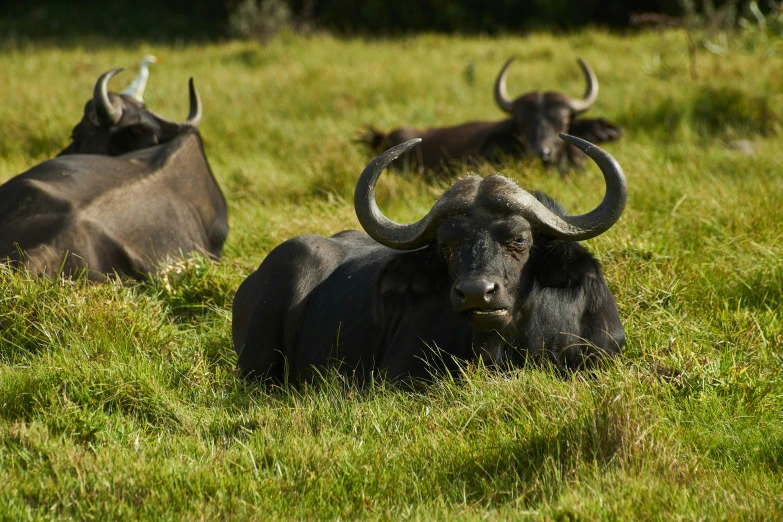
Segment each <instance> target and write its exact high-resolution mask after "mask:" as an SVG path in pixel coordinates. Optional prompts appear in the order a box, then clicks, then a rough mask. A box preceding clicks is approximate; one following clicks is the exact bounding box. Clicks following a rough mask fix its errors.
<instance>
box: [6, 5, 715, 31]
mask: <svg viewBox="0 0 783 522" xmlns="http://www.w3.org/2000/svg"><path fill="white" fill-rule="evenodd" d="M256 1H257V2H264V1H269V0H256ZM273 1H277V2H285V3H287V4H288V5H289V7H290V8H291V12H292V15H293V17H294V18H295V19H297V20H299V21H303V22H306V23H307V24H308V25H309V26H311V27H318V28H322V29H326V30H329V31H332V32H335V33H340V34H379V35H393V34H400V33H405V32H414V31H437V32H464V33H497V32H515V31H524V30H529V29H533V28H536V29H542V28H554V29H569V28H573V27H578V26H582V25H585V24H594V25H604V26H609V27H613V28H620V27H625V26H627V25H628V23H629V18H630V15H631V14H633V13H638V12H654V13H662V14H667V15H671V16H679V15H681V14H682V5H683V0H636V1H634V2H628V1H627V0H492V1H490V2H488V1H487V0H396V1H394V2H389V1H387V0H273ZM241 2H242V0H224V1H220V0H217V1H216V0H167V1H160V0H109V1H107V0H82V1H72V2H64V1H62V0H4V1H2V2H0V37H1V38H5V39H7V38H22V39H41V38H44V39H45V38H73V37H81V38H83V37H85V36H91V35H97V36H108V37H111V38H147V39H158V40H174V39H177V38H187V39H215V38H221V37H225V36H227V35H229V32H230V31H229V23H228V20H229V16H230V14H231V12H232V11H234V10H236V8H237V6H238V5H239V4H240V3H241ZM715 3H716V4H721V3H723V2H720V1H716V2H715ZM696 4H697V7H698V6H699V5H700V4H701V2H696Z"/></svg>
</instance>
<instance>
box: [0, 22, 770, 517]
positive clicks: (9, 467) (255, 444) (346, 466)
mask: <svg viewBox="0 0 783 522" xmlns="http://www.w3.org/2000/svg"><path fill="white" fill-rule="evenodd" d="M685 42H686V40H685V35H684V34H683V33H680V32H670V33H663V34H657V33H642V34H639V35H634V36H625V37H621V36H618V35H613V34H609V33H605V32H602V31H597V30H587V31H582V32H578V33H575V34H571V35H562V36H552V35H548V34H531V35H528V36H526V37H499V38H478V37H477V38H462V37H453V36H452V37H450V36H442V35H423V36H419V37H410V38H404V39H399V40H394V39H392V40H383V39H380V40H377V41H372V42H365V41H362V40H358V39H337V38H333V37H329V36H325V35H315V36H309V37H295V36H291V35H282V36H281V37H279V38H276V39H274V40H272V41H270V42H269V43H268V44H267V45H265V46H262V45H259V44H255V43H246V42H223V43H214V44H200V45H195V44H192V45H191V44H186V45H184V46H175V45H172V46H159V45H156V46H151V45H149V44H146V43H143V42H140V43H138V45H135V46H129V47H122V48H121V47H118V46H115V45H112V44H110V43H107V42H99V43H96V42H92V41H85V43H84V46H83V47H84V48H78V47H74V46H71V47H69V48H67V49H58V48H55V47H52V46H48V45H42V46H37V47H36V46H30V45H27V46H25V45H18V46H15V45H11V46H6V47H5V48H4V52H3V54H2V56H0V65H1V66H2V70H3V74H2V75H0V90H2V92H3V93H4V96H3V97H0V121H2V125H0V179H2V180H7V179H9V178H11V177H12V176H14V175H16V174H18V173H20V172H22V171H24V170H25V169H27V168H29V167H30V166H32V165H35V164H36V163H38V162H40V161H43V160H44V159H46V158H49V157H52V156H53V155H55V154H56V153H57V152H58V151H59V150H61V149H62V148H63V147H65V145H66V144H67V142H68V134H69V133H70V130H71V128H72V127H73V125H74V124H75V123H76V122H77V121H78V119H79V118H80V117H81V115H82V110H83V104H84V102H85V101H86V100H87V99H89V97H90V95H91V92H92V87H93V84H94V82H95V79H96V78H97V76H98V75H99V74H100V73H101V72H103V71H104V70H107V69H109V68H112V67H117V66H126V67H131V66H133V64H135V63H136V62H137V61H138V59H139V58H140V57H141V56H142V55H143V54H146V53H148V52H152V53H154V54H156V55H158V56H161V57H164V58H165V60H166V62H165V63H164V64H162V65H160V66H158V67H156V68H154V69H153V70H152V73H151V78H150V81H149V85H148V90H147V93H146V94H145V100H146V103H147V105H148V107H150V108H151V109H152V110H154V111H156V112H158V113H160V114H162V115H164V116H166V117H169V118H173V119H178V118H182V117H184V115H185V114H186V113H187V103H188V100H187V94H186V93H187V89H186V86H187V79H188V77H190V76H194V77H195V81H196V86H197V87H198V89H199V92H200V94H201V96H202V99H203V102H204V119H203V121H202V124H201V126H200V131H201V133H202V135H203V137H204V141H205V146H206V151H207V155H208V157H209V161H210V164H211V165H212V168H213V170H214V172H215V175H216V177H217V178H218V180H219V182H220V184H221V186H222V188H223V190H224V192H225V194H226V197H227V199H228V203H229V219H230V229H231V230H230V234H229V238H228V242H227V244H226V247H225V251H224V256H223V258H222V259H221V260H220V261H214V260H210V259H208V258H206V257H204V256H198V255H196V256H192V257H188V258H185V259H179V260H171V263H168V264H166V265H164V266H163V267H162V270H161V272H160V273H159V274H158V275H157V276H155V277H152V278H151V279H149V280H147V281H144V282H137V281H127V280H118V279H112V280H111V281H109V282H107V283H105V284H89V283H87V282H86V281H82V280H78V279H77V280H68V279H61V280H57V281H50V280H44V279H42V280H32V279H30V278H29V277H28V276H27V275H26V274H25V273H24V272H23V271H18V270H10V269H7V268H0V518H7V519H14V520H16V519H27V518H36V517H38V518H101V519H129V518H131V519H176V520H181V519H212V518H237V519H265V520H266V519H281V518H289V519H290V518H297V519H300V518H304V519H308V518H333V519H336V518H341V519H362V520H371V519H412V520H433V519H436V520H476V519H490V520H508V519H520V518H526V517H533V518H535V517H538V518H543V519H569V520H571V519H580V518H583V519H590V520H592V519H659V518H676V517H681V518H686V519H773V518H775V514H776V513H777V512H778V511H780V509H781V507H780V506H781V504H783V475H782V473H783V467H781V463H783V442H782V441H783V428H782V427H781V426H783V424H781V422H780V419H781V417H782V416H783V385H782V384H781V380H780V378H779V375H780V372H781V370H782V369H783V316H781V312H780V310H781V307H783V301H782V300H781V291H780V288H781V287H782V286H783V265H782V264H781V260H782V259H783V248H782V247H781V245H782V243H781V238H783V213H782V212H781V206H780V202H781V201H783V183H781V173H782V172H783V147H782V146H781V140H780V131H781V129H780V117H781V114H783V112H781V110H782V109H783V98H782V97H781V94H780V89H779V87H780V85H781V80H783V73H781V72H780V71H783V61H782V59H781V57H780V56H778V55H767V54H764V53H762V52H761V51H759V52H758V53H756V52H747V53H744V54H738V53H735V54H731V55H729V56H727V57H717V56H714V55H711V54H708V53H703V54H702V53H700V54H699V55H698V57H697V58H698V60H697V70H696V72H697V75H696V77H695V78H693V77H691V72H690V63H689V61H688V60H689V58H688V53H687V45H686V43H685ZM512 54H513V55H517V57H518V58H517V62H516V63H515V66H514V68H513V69H512V71H511V72H510V75H509V82H508V86H509V92H511V93H512V94H520V93H523V92H526V91H529V90H534V89H542V90H550V89H557V90H560V91H562V92H564V93H567V94H569V95H572V96H578V95H579V94H580V93H581V92H582V90H583V88H584V85H583V83H582V82H583V79H582V78H581V76H580V73H579V70H578V66H577V65H576V58H577V57H582V58H583V59H585V60H586V61H587V62H588V63H589V64H590V65H591V66H592V67H593V69H594V70H595V71H596V74H597V75H598V78H599V82H600V85H601V94H600V96H599V100H598V102H597V104H596V106H595V107H594V108H593V109H591V111H590V112H589V113H588V114H587V116H591V117H592V116H594V117H605V118H607V119H609V120H612V121H614V122H617V123H619V124H620V126H621V127H622V128H623V131H624V136H623V138H622V139H621V140H620V141H618V142H616V143H612V144H609V145H607V146H606V149H607V150H608V151H609V152H611V153H612V154H613V155H614V156H615V157H616V158H617V159H618V161H620V163H621V164H622V165H623V168H624V169H625V172H626V175H627V177H628V185H629V204H628V208H627V210H626V212H625V214H624V216H623V218H622V219H621V220H620V222H619V223H618V224H617V226H615V227H614V228H613V229H612V230H610V231H609V232H607V233H606V234H604V235H602V236H601V237H599V238H596V239H594V240H591V241H589V242H588V243H587V245H588V247H589V248H590V249H591V250H592V251H593V252H594V253H595V254H596V256H597V257H598V258H599V259H600V260H601V262H602V264H603V268H604V273H605V275H606V279H607V281H608V283H609V286H610V288H611V289H612V292H613V294H614V295H615V297H616V299H617V303H618V307H619V309H620V315H621V318H622V321H623V324H624V325H625V328H626V332H627V337H628V345H627V347H626V349H625V352H624V355H623V356H622V357H621V358H619V359H618V360H616V361H613V362H612V363H611V364H609V365H607V366H606V367H604V368H601V369H599V370H597V371H596V372H594V373H591V374H578V375H572V376H566V377H564V376H562V375H560V374H557V373H555V372H552V371H550V370H549V369H547V368H536V367H531V368H523V369H517V370H514V371H508V372H495V371H491V370H488V369H486V368H481V367H479V366H468V367H465V369H464V372H462V374H460V375H458V376H457V377H456V378H454V379H451V378H447V377H444V376H439V377H437V378H435V379H434V381H433V382H431V383H429V384H423V385H420V386H418V387H414V388H413V389H412V388H410V387H406V386H395V385H392V384H389V383H387V382H384V381H383V380H382V379H380V378H378V379H375V380H374V381H372V382H370V383H368V384H366V385H364V386H360V385H358V384H357V383H356V382H354V381H353V380H352V379H351V378H350V376H349V377H346V376H344V375H339V374H337V373H335V372H333V371H327V372H324V373H323V376H322V378H321V379H318V380H316V382H313V383H309V384H308V385H307V386H304V387H299V388H296V387H282V388H278V389H269V388H267V387H265V386H263V385H259V384H257V383H255V384H254V383H245V382H242V381H240V380H238V379H237V378H236V375H235V372H234V366H235V363H236V356H235V355H234V350H233V347H232V343H231V333H230V319H231V303H232V299H233V294H234V291H235V290H236V288H237V286H238V285H239V284H240V282H241V281H242V280H243V279H244V277H246V276H247V275H248V274H249V273H250V272H251V271H253V270H255V268H257V266H258V265H259V264H260V263H261V261H262V260H263V259H264V257H265V256H266V255H267V254H268V253H269V252H270V251H271V250H272V249H273V248H274V247H275V246H276V245H278V244H280V243H281V242H282V241H284V240H286V239H288V238H290V237H293V236H295V235H298V234H305V233H310V234H320V235H327V236H328V235H332V234H334V233H336V232H339V231H341V230H345V229H356V228H359V224H358V221H357V219H356V216H355V213H354V211H353V208H352V198H353V187H354V184H355V182H356V179H357V177H358V175H359V173H360V172H361V171H362V169H363V168H364V167H365V165H366V163H367V162H368V160H369V159H370V158H369V155H368V153H367V151H366V150H364V149H363V148H361V147H359V146H357V145H356V144H355V143H353V140H354V139H355V137H356V136H357V134H358V133H359V132H360V131H361V129H362V126H363V125H365V124H372V125H375V126H376V127H378V128H380V129H390V128H393V127H396V126H400V125H414V126H431V125H450V124H456V123H460V122H463V121H467V120H471V119H500V118H502V117H503V114H502V113H501V112H500V111H499V109H497V107H496V106H495V104H494V101H493V98H492V84H493V81H494V79H495V75H496V74H497V72H498V70H499V68H500V66H501V65H502V64H503V62H504V61H505V59H506V58H507V57H508V56H510V55H512ZM131 77H132V75H131V74H130V73H127V72H126V73H124V74H123V75H120V76H118V77H117V78H116V79H115V80H112V88H113V89H121V88H122V87H124V86H125V85H126V82H130V80H131ZM736 140H743V141H747V142H748V143H749V145H750V147H749V148H746V149H737V148H732V147H731V146H730V145H731V143H732V142H734V141H736ZM456 170H457V172H454V173H451V174H449V175H447V176H445V177H443V178H438V177H428V178H425V179H422V178H420V177H419V176H418V174H417V173H415V172H409V171H408V172H406V171H402V172H399V171H393V172H387V173H384V174H383V176H382V177H381V179H380V182H379V184H378V201H379V205H380V207H381V208H382V210H383V211H384V212H385V213H387V215H389V216H390V217H391V218H393V219H395V220H398V221H401V222H411V221H415V220H417V219H419V218H421V217H422V216H423V215H424V214H425V213H426V212H427V211H428V210H429V209H430V208H431V206H432V204H433V203H434V202H435V201H436V200H437V198H438V197H439V195H440V194H441V193H442V192H443V190H444V189H445V188H446V187H448V186H449V185H450V183H452V182H453V180H454V179H455V178H456V177H458V176H460V175H462V174H463V173H464V172H465V171H475V172H477V173H479V174H480V175H487V174H489V173H491V172H493V171H494V170H498V171H500V172H501V173H502V174H504V175H506V176H509V177H511V178H513V179H514V180H516V181H517V182H518V183H519V184H520V185H521V186H523V187H525V188H527V189H530V190H541V191H543V192H546V193H548V194H549V195H551V196H552V197H554V198H555V199H557V200H558V201H560V202H561V203H563V205H564V206H565V208H567V209H568V210H569V211H571V212H572V213H581V212H585V211H587V210H589V209H590V208H593V206H594V205H595V204H597V203H598V202H599V201H600V200H601V197H602V196H603V180H602V177H601V175H600V173H599V172H598V170H597V169H596V168H595V166H593V165H588V166H587V168H586V169H585V170H584V171H582V172H575V173H572V174H570V175H568V176H565V177H563V176H560V175H559V174H558V173H557V172H553V171H548V170H546V169H543V168H541V167H539V166H537V165H532V166H531V165H530V164H528V163H526V162H522V161H509V162H508V163H506V164H503V165H500V166H498V167H497V168H495V167H491V166H487V165H478V166H465V167H464V168H461V169H460V168H458V169H456Z"/></svg>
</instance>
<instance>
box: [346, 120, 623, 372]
mask: <svg viewBox="0 0 783 522" xmlns="http://www.w3.org/2000/svg"><path fill="white" fill-rule="evenodd" d="M560 137H562V138H563V140H565V141H567V142H569V143H571V144H573V145H574V146H575V147H577V148H579V149H580V150H582V151H583V152H585V153H586V154H587V155H588V156H589V157H590V158H592V159H593V161H595V162H596V164H597V165H598V166H599V167H600V168H601V171H602V172H603V175H604V178H605V180H606V194H605V196H604V199H603V201H602V202H601V203H600V204H599V205H598V206H597V207H596V208H595V209H593V210H592V211H590V212H588V213H587V214H584V215H581V216H563V215H560V214H557V213H555V212H553V211H552V210H550V208H548V207H547V206H546V205H544V204H542V203H541V202H540V201H539V200H538V199H537V198H536V197H535V196H533V195H532V194H530V193H528V192H526V191H524V190H522V189H521V188H520V187H519V186H518V185H517V184H516V183H514V182H513V181H511V180H510V179H508V178H505V177H503V176H500V175H498V174H495V175H491V176H488V177H486V178H483V179H482V178H480V177H479V176H475V175H474V176H468V177H465V178H462V179H460V180H459V181H458V182H457V183H455V184H454V185H453V186H452V187H451V188H450V189H449V190H448V191H447V192H446V193H445V194H444V195H443V196H442V197H441V198H440V199H439V200H438V201H437V202H436V203H435V205H434V206H433V207H432V209H431V210H430V212H429V213H428V214H427V215H426V216H424V217H423V218H422V219H421V220H420V221H418V222H416V223H412V224H409V225H402V224H399V223H395V222H393V221H391V220H390V219H388V218H387V217H385V216H384V215H383V214H382V213H381V211H380V210H379V209H378V206H377V204H376V202H375V184H376V182H377V180H378V177H379V176H380V174H381V172H382V171H383V170H384V169H385V168H386V167H387V166H388V165H389V164H390V163H391V162H392V161H393V160H394V159H395V158H397V157H398V156H399V155H400V154H403V153H404V152H405V151H406V150H408V149H410V148H411V147H413V146H415V145H416V144H417V143H418V142H419V141H421V140H419V139H415V140H411V141H408V142H406V143H403V144H401V145H398V146H396V147H394V148H392V149H389V150H388V151H386V152H385V153H383V154H381V155H380V156H379V157H378V158H376V159H375V160H374V161H373V162H371V163H370V164H369V165H368V167H367V168H366V169H365V170H364V172H363V173H362V175H361V177H360V179H359V182H358V184H357V187H356V192H355V199H354V205H355V207H356V214H357V216H358V218H359V222H360V223H361V224H362V226H363V228H364V230H365V231H366V232H367V234H369V235H370V236H371V237H372V238H373V239H374V240H375V241H377V242H378V243H381V244H382V245H385V246H387V247H391V248H395V249H401V250H414V249H418V248H421V247H425V246H428V245H433V246H435V247H436V248H437V250H438V252H439V253H440V255H441V256H442V258H443V261H444V263H445V266H446V267H447V268H448V276H449V281H450V285H451V288H450V297H451V305H452V308H453V310H454V312H455V313H456V314H458V315H460V316H462V317H464V318H465V319H466V320H467V321H468V323H469V325H470V327H471V329H473V330H474V331H477V332H490V331H493V330H495V331H499V332H502V331H503V330H505V329H506V328H507V327H509V326H513V325H514V324H519V322H520V320H522V319H523V318H522V314H523V313H524V312H523V308H524V303H525V299H526V298H527V297H528V294H529V293H530V289H529V286H530V285H531V281H532V277H530V274H529V272H530V270H531V266H530V263H529V260H530V255H531V248H532V247H533V246H534V242H535V241H536V238H537V237H538V235H539V234H541V235H544V236H547V237H549V238H556V239H559V240H563V241H580V240H584V239H589V238H593V237H596V236H598V235H600V234H602V233H603V232H605V231H606V230H608V229H609V228H611V227H612V226H613V225H614V224H615V222H617V220H618V219H619V218H620V216H621V215H622V213H623V210H624V208H625V203H626V199H627V187H626V182H625V176H624V175H623V171H622V168H621V167H620V165H619V164H618V163H617V162H616V161H615V160H614V159H613V158H612V157H611V156H610V155H609V154H608V153H606V152H604V151H603V150H602V149H600V148H599V147H596V146H594V145H592V144H590V143H588V142H586V141H584V140H582V139H580V138H576V137H573V136H568V135H563V134H561V135H560ZM498 350H501V351H502V348H500V347H499V348H498ZM489 355H490V356H491V357H492V358H493V359H495V360H497V359H503V358H504V357H503V356H502V354H501V353H498V354H489Z"/></svg>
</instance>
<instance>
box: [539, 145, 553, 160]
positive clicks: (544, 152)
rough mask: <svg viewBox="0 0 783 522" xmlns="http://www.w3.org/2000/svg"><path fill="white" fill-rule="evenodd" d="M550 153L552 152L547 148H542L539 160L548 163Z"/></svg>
mask: <svg viewBox="0 0 783 522" xmlns="http://www.w3.org/2000/svg"><path fill="white" fill-rule="evenodd" d="M551 152H552V149H550V148H549V147H544V148H543V149H541V159H542V160H544V161H548V160H549V155H550V154H551Z"/></svg>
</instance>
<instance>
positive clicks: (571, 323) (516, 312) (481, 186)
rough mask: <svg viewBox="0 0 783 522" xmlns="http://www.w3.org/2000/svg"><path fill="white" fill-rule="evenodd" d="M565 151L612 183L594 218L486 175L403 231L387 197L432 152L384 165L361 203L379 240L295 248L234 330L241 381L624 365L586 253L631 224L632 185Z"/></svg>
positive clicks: (302, 242)
mask: <svg viewBox="0 0 783 522" xmlns="http://www.w3.org/2000/svg"><path fill="white" fill-rule="evenodd" d="M563 139H565V140H567V141H568V142H569V143H571V144H573V145H574V146H576V147H578V148H579V149H580V150H582V151H584V152H585V153H587V155H588V156H590V157H591V158H592V159H593V160H594V161H595V162H596V163H597V164H598V166H599V167H600V168H601V170H602V171H603V174H604V178H605V180H606V187H607V189H606V195H605V196H604V199H603V201H602V202H601V203H600V204H599V205H598V207H596V208H595V209H594V210H592V211H591V212H589V213H587V214H584V215H581V216H576V217H572V216H568V215H567V214H566V213H565V212H564V211H563V209H562V208H560V207H559V206H558V205H557V204H556V203H554V202H553V201H552V200H551V199H549V198H548V197H546V196H544V195H540V194H539V195H536V196H533V195H531V194H529V193H528V192H525V191H524V190H522V189H521V188H519V187H518V186H517V185H516V183H514V182H513V181H511V180H509V179H507V178H505V177H503V176H500V175H498V174H494V175H491V176H489V177H486V178H484V179H482V178H480V177H479V176H475V175H473V176H468V177H465V178H462V179H460V180H459V181H457V182H456V183H455V184H454V185H453V186H452V187H451V188H450V189H449V190H448V191H447V192H446V193H445V194H444V195H443V196H442V197H441V198H440V199H439V200H438V202H437V203H436V204H435V205H434V206H433V208H432V210H431V211H430V212H429V213H428V214H427V215H426V216H425V217H424V218H423V219H421V220H420V221H418V222H416V223H413V224H410V225H401V224H398V223H395V222H393V221H391V220H389V219H388V218H386V217H385V216H384V215H383V214H382V213H381V211H380V210H379V209H378V206H377V205H376V203H375V184H376V182H377V181H378V177H379V176H380V174H381V172H382V171H383V170H384V169H385V168H386V167H387V166H388V165H389V164H390V163H391V162H392V161H393V160H394V159H395V158H397V157H398V156H399V155H400V154H403V153H404V152H405V151H407V150H409V149H411V148H412V147H413V146H415V145H416V144H417V143H418V142H419V141H420V140H418V139H415V140H411V141H408V142H406V143H403V144H402V145H398V146H396V147H394V148H392V149H390V150H388V151H386V152H384V153H383V154H381V155H380V156H379V157H378V158H376V159H375V160H373V161H372V162H371V163H370V164H369V165H368V166H367V168H366V169H365V170H364V172H363V173H362V175H361V177H360V178H359V181H358V183H357V185H356V192H355V195H354V205H355V208H356V214H357V216H358V218H359V222H360V223H361V224H362V227H363V228H364V230H365V231H366V232H367V234H363V233H361V232H357V231H346V232H340V233H339V234H337V235H335V236H332V237H331V238H325V237H320V236H309V235H304V236H298V237H295V238H293V239H290V240H288V241H286V242H284V243H283V244H281V245H279V246H278V247H277V248H275V249H274V250H272V252H270V254H269V255H268V256H267V257H266V259H265V260H264V261H263V262H262V263H261V266H260V267H259V268H258V270H256V271H255V272H254V273H253V274H251V275H250V276H249V277H248V278H247V279H246V280H245V281H244V282H243V283H242V285H241V286H240V287H239V290H238V291H237V294H236V297H235V299H234V306H233V327H232V328H233V342H234V348H235V350H236V352H237V355H238V357H239V359H238V366H239V370H240V372H241V374H242V375H243V376H246V377H266V378H270V379H272V380H273V381H281V380H285V379H286V378H290V379H291V380H293V381H298V380H300V379H307V378H308V377H309V376H310V375H312V373H313V372H314V371H317V370H318V369H320V368H324V367H328V366H336V367H340V368H341V369H342V370H344V371H352V372H356V375H358V376H359V377H360V378H361V377H366V376H368V375H370V374H373V373H375V374H378V373H380V374H385V375H386V376H387V377H389V378H392V379H394V378H399V377H406V376H407V377H417V378H420V377H425V378H426V377H427V376H428V375H430V370H431V369H433V368H435V369H437V368H440V369H446V370H449V371H452V370H454V368H455V362H454V358H458V359H462V360H471V359H476V358H481V359H483V360H484V361H486V362H488V363H490V364H499V365H505V364H514V363H519V362H521V360H522V359H524V357H525V356H526V355H531V356H533V357H536V358H545V359H548V360H551V361H552V362H553V363H554V364H555V365H556V366H557V367H559V368H561V369H563V370H567V369H577V368H580V367H582V366H584V365H586V364H588V365H589V364H592V363H593V362H594V361H595V360H597V359H599V358H600V357H601V356H604V355H607V354H616V353H619V351H620V349H621V348H622V346H623V345H624V344H625V334H624V331H623V327H622V324H621V323H620V318H619V314H618V311H617V306H616V305H615V301H614V298H613V297H612V294H611V292H610V291H609V288H608V287H607V285H606V282H605V281H604V278H603V276H602V274H601V269H600V265H599V263H598V261H597V260H596V259H595V258H594V257H593V256H592V255H591V254H590V253H589V252H588V250H587V249H586V248H585V247H584V246H582V245H581V244H579V243H577V242H576V241H579V240H583V239H589V238H592V237H596V236H598V235H599V234H601V233H603V232H605V231H606V230H608V229H609V228H610V227H611V226H612V225H614V223H615V222H616V221H617V220H618V219H619V218H620V215H621V214H622V212H623V209H624V208H625V202H626V198H627V189H626V183H625V177H624V175H623V172H622V169H621V168H620V165H619V164H618V163H617V162H616V161H615V160H614V159H613V158H612V157H611V156H610V155H609V154H608V153H606V152H605V151H603V150H601V149H600V148H598V147H596V146H593V145H592V144H590V143H588V142H586V141H584V140H581V139H579V138H575V137H572V136H567V135H563ZM368 234H369V235H368ZM435 347H437V348H439V349H440V350H442V352H441V356H440V357H434V358H433V352H432V349H433V348H435Z"/></svg>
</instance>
